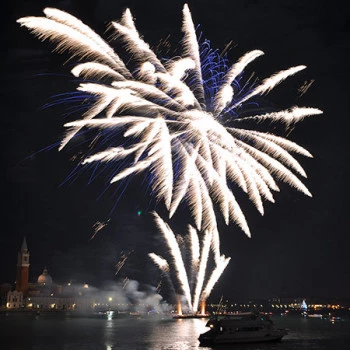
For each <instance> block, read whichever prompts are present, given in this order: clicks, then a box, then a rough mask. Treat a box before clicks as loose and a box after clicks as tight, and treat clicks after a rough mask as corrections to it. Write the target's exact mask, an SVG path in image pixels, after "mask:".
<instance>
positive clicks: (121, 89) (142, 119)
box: [17, 4, 322, 236]
mask: <svg viewBox="0 0 350 350" xmlns="http://www.w3.org/2000/svg"><path fill="white" fill-rule="evenodd" d="M44 14H45V16H43V17H23V18H20V19H18V20H17V22H18V23H20V24H21V25H22V26H25V27H27V28H28V29H29V30H30V31H31V32H32V33H34V35H36V36H37V37H38V38H39V39H41V40H49V41H50V42H52V43H54V44H55V45H56V46H55V49H56V51H58V52H60V53H62V52H64V51H66V52H67V53H68V54H69V55H70V58H71V59H76V61H77V64H76V66H75V67H74V68H73V69H72V70H71V72H72V74H73V75H74V76H75V77H79V78H81V79H82V80H86V81H84V82H82V83H81V84H80V85H79V87H78V88H77V90H78V92H79V93H80V94H81V95H82V96H83V97H84V100H85V101H86V100H88V101H90V102H89V103H88V104H87V106H88V108H87V111H86V112H85V113H84V114H83V115H82V116H81V119H79V120H74V121H71V122H68V123H66V124H65V127H67V129H68V131H67V134H66V135H65V137H64V138H63V140H62V142H61V145H60V148H59V149H60V150H61V149H63V148H64V147H65V146H66V145H67V143H68V142H69V141H70V140H71V139H72V138H74V137H75V136H76V135H78V134H79V133H81V132H84V133H86V131H89V132H92V133H93V135H94V136H93V142H91V144H90V147H89V148H88V149H87V150H86V153H85V155H84V158H83V160H82V161H81V165H82V166H83V167H84V166H85V167H88V166H95V167H96V166H99V167H101V168H102V169H106V168H107V166H108V165H110V164H114V166H110V167H108V169H109V170H110V171H111V173H110V174H109V175H108V176H109V177H110V182H111V183H114V182H118V181H121V180H123V179H125V178H126V177H129V176H131V175H136V174H138V173H141V172H145V173H147V174H149V175H151V176H150V179H151V180H150V181H151V186H152V194H153V195H154V197H155V198H156V200H157V202H162V203H164V205H165V206H166V208H167V210H168V212H169V216H170V218H171V217H172V216H173V215H174V214H175V213H176V211H177V210H178V208H179V206H180V205H184V206H188V209H189V211H190V212H191V214H192V216H193V220H194V223H195V226H196V228H197V229H198V230H203V231H206V230H209V231H211V230H213V228H214V229H215V227H216V225H217V216H216V213H215V208H216V206H218V207H219V209H220V212H221V214H222V216H223V218H224V220H225V222H226V224H227V225H228V224H230V223H231V222H235V223H236V224H237V225H238V226H239V227H240V228H241V229H242V230H243V231H244V232H245V233H246V234H247V235H248V236H250V231H249V227H248V225H247V221H246V218H245V216H244V214H243V212H242V210H241V207H240V205H239V204H238V202H237V192H235V191H236V190H237V191H238V190H239V189H238V188H240V190H242V191H243V192H245V193H246V194H247V195H248V197H249V199H250V200H251V201H252V203H254V205H255V206H256V208H257V209H258V211H259V212H260V213H261V214H262V215H263V213H264V208H263V201H265V200H267V201H270V202H274V198H273V191H279V188H278V185H277V183H276V180H277V181H283V182H286V183H287V184H289V185H290V186H292V187H294V188H296V189H297V190H299V191H301V192H303V193H304V194H306V195H308V196H311V193H310V192H309V191H308V189H307V188H306V186H305V185H304V184H303V183H302V181H301V180H300V179H299V178H298V176H297V175H300V176H302V177H306V174H305V171H304V170H303V168H302V167H301V165H300V164H299V163H298V161H297V160H296V159H295V158H294V156H293V155H292V154H294V153H296V154H300V155H303V156H306V157H312V155H311V154H310V153H309V152H308V151H307V150H306V149H304V148H303V147H301V146H299V145H297V144H295V143H294V142H292V141H289V140H287V139H286V138H283V137H281V136H277V135H273V134H271V133H267V132H261V131H256V130H252V129H245V128H242V127H241V126H242V123H241V122H242V121H248V122H249V121H250V122H252V123H256V124H257V123H259V122H260V121H263V120H269V121H271V122H282V123H286V124H287V125H288V126H290V125H294V124H295V123H297V122H299V121H300V120H302V119H303V118H305V117H307V116H311V115H316V114H321V113H322V111H321V110H319V109H317V108H310V107H298V106H292V107H291V108H289V109H286V110H276V111H273V112H271V111H270V112H269V113H259V114H252V113H251V114H250V115H249V113H248V115H247V112H249V108H247V107H249V105H250V103H251V102H252V101H253V102H254V98H257V97H259V96H260V97H261V96H263V95H266V94H267V93H268V92H269V91H270V90H272V89H273V88H274V87H276V86H277V85H278V84H280V83H281V82H282V81H284V80H285V79H286V78H288V77H290V76H292V75H294V74H296V73H297V72H299V71H301V70H303V69H305V68H306V67H305V66H303V65H299V66H295V67H291V68H289V69H285V70H281V71H279V72H277V73H275V74H272V75H271V76H270V77H268V78H266V79H263V80H262V81H255V82H254V83H253V84H250V85H249V84H248V83H247V82H246V83H245V84H242V83H241V81H242V76H243V73H244V71H245V70H246V68H247V66H248V65H249V63H251V62H252V61H254V60H255V59H257V58H258V57H260V56H261V55H263V54H264V53H263V52H262V51H260V50H253V51H251V52H248V53H246V54H245V55H243V56H242V57H241V58H239V59H238V60H237V62H236V63H234V64H232V65H230V64H228V61H227V59H225V58H223V57H222V56H220V55H219V54H218V53H217V51H213V50H211V49H210V48H209V46H208V42H207V41H203V42H202V43H200V42H199V40H198V38H197V33H196V29H195V26H194V23H193V21H192V17H191V13H190V10H189V8H188V6H187V4H185V5H184V7H183V25H182V31H183V34H184V36H183V41H182V44H183V45H182V49H183V50H182V54H181V57H179V56H177V57H176V58H173V59H171V58H168V59H161V58H158V57H157V55H156V53H155V52H154V51H153V50H152V49H151V48H150V46H149V45H148V44H147V43H146V42H145V41H144V40H143V38H142V37H141V36H140V35H139V33H138V31H137V29H136V26H135V23H134V20H133V17H132V14H131V12H130V10H129V9H126V10H125V12H124V13H123V15H122V17H121V19H120V21H118V22H117V21H114V22H111V25H110V28H109V29H110V30H111V31H112V32H113V36H112V40H113V41H115V40H118V42H120V43H121V44H122V45H123V46H122V47H123V48H124V49H123V50H122V51H123V52H121V53H120V54H118V53H117V52H115V51H114V50H113V48H112V44H108V43H107V42H106V41H105V40H103V39H102V38H101V37H100V36H99V35H98V34H96V33H95V32H94V31H93V30H92V29H90V28H89V27H88V26H86V25H85V24H84V23H82V22H81V21H80V20H79V19H77V18H75V17H73V16H72V15H70V14H68V13H66V12H63V11H60V10H58V9H54V8H45V9H44ZM121 56H123V58H121ZM125 57H126V58H125ZM243 111H244V114H243ZM119 133H120V134H121V137H117V136H116V135H119ZM233 185H237V186H233Z"/></svg>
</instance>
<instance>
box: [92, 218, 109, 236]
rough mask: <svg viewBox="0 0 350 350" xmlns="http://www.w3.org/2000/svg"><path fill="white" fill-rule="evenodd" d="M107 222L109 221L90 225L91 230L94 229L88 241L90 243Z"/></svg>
mask: <svg viewBox="0 0 350 350" xmlns="http://www.w3.org/2000/svg"><path fill="white" fill-rule="evenodd" d="M109 221H110V219H108V220H107V221H106V222H100V221H96V222H95V223H94V224H93V225H92V227H93V229H94V233H93V235H92V236H91V238H90V241H91V240H92V239H94V238H95V236H96V235H97V233H98V232H100V230H102V229H103V228H104V227H105V226H107V224H108V222H109Z"/></svg>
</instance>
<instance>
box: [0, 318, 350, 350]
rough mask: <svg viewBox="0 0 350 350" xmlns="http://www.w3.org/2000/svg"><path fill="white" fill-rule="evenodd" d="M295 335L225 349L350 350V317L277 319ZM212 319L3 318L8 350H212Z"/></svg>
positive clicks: (0, 344)
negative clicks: (206, 341)
mask: <svg viewBox="0 0 350 350" xmlns="http://www.w3.org/2000/svg"><path fill="white" fill-rule="evenodd" d="M272 319H273V320H274V322H275V323H276V325H277V326H279V327H285V328H288V329H289V334H288V335H287V336H285V337H284V338H283V340H282V341H281V342H278V343H265V344H262V343H260V344H248V345H247V344H242V345H231V346H221V347H220V349H222V350H226V349H239V350H267V349H269V350H301V349H311V350H319V349H324V350H347V349H350V318H343V319H342V320H341V321H336V322H334V323H332V322H331V321H330V320H326V319H307V318H302V317H301V316H294V315H288V316H285V317H282V316H273V317H272ZM206 321H207V320H206V319H182V320H181V319H180V320H176V319H172V318H171V317H170V316H169V317H158V316H152V317H150V316H146V317H128V318H113V319H111V320H108V319H107V318H88V317H85V318H84V317H71V316H69V315H68V314H63V313H58V314H56V313H46V314H45V313H41V314H40V315H36V314H35V313H34V312H33V313H31V312H23V313H7V314H6V313H2V314H0V349H2V350H114V349H123V350H195V349H198V350H209V349H212V348H210V347H200V346H199V342H198V336H199V334H200V333H203V332H204V331H206V330H207V328H206V327H205V324H206Z"/></svg>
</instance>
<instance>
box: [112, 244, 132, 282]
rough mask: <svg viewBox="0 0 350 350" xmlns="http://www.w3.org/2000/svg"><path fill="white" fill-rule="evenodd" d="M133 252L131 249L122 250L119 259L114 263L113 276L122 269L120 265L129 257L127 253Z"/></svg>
mask: <svg viewBox="0 0 350 350" xmlns="http://www.w3.org/2000/svg"><path fill="white" fill-rule="evenodd" d="M131 253H133V250H131V251H129V252H127V253H124V252H122V254H121V256H120V259H119V260H118V262H117V263H116V265H115V276H116V275H117V274H118V273H119V271H120V270H121V269H122V267H123V266H124V265H125V263H126V260H127V259H128V258H129V255H130V254H131Z"/></svg>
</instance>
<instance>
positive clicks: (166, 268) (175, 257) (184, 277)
mask: <svg viewBox="0 0 350 350" xmlns="http://www.w3.org/2000/svg"><path fill="white" fill-rule="evenodd" d="M153 216H154V219H155V222H156V224H157V226H158V229H159V231H160V233H161V234H162V236H163V238H164V239H165V242H166V245H167V247H168V252H169V255H170V258H169V259H168V260H167V259H166V258H163V257H162V256H159V255H157V254H155V253H150V254H149V257H150V258H151V259H152V260H153V262H154V263H155V264H156V265H157V266H158V267H159V269H160V270H161V271H162V272H163V274H164V275H165V276H166V277H167V279H168V282H170V285H171V286H172V287H173V289H174V291H175V293H176V294H177V295H179V294H182V295H184V297H185V300H186V304H187V306H188V307H189V309H190V310H191V312H193V313H197V312H198V307H199V303H200V302H203V301H205V300H207V299H208V297H209V295H210V293H211V291H212V289H213V287H214V285H215V284H216V282H217V281H218V280H219V278H220V276H221V275H222V273H223V271H224V270H225V268H226V266H227V264H228V263H229V261H230V258H226V257H225V256H224V255H220V254H219V252H218V251H217V250H215V251H214V250H213V245H212V241H213V240H212V232H210V231H205V232H204V235H203V239H201V240H200V239H199V237H198V233H197V232H196V230H195V229H194V227H192V226H191V225H189V226H188V233H187V237H186V238H187V240H188V241H190V242H191V244H189V245H187V244H183V247H181V245H180V244H179V243H178V241H177V239H176V236H175V234H174V232H173V231H172V230H171V228H170V227H169V225H168V224H167V223H165V222H164V220H163V219H162V218H161V217H160V216H159V215H158V214H157V213H155V212H154V213H153ZM210 252H212V255H210ZM210 256H212V257H213V258H214V259H213V260H214V263H215V267H214V269H213V270H212V271H211V272H210V271H209V270H208V263H209V259H210ZM186 257H189V259H190V262H189V263H186ZM186 266H187V269H186ZM190 276H192V279H193V281H192V283H191V282H190ZM172 278H175V279H176V282H177V283H173V281H172ZM175 284H178V285H179V286H180V291H176V290H175V287H174V285H175Z"/></svg>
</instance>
